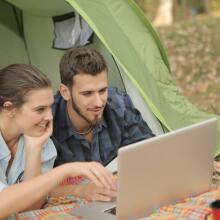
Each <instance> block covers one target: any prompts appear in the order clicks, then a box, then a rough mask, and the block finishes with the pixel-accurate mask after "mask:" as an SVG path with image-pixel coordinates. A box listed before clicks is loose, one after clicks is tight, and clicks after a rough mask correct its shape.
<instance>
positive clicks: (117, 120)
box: [0, 47, 153, 218]
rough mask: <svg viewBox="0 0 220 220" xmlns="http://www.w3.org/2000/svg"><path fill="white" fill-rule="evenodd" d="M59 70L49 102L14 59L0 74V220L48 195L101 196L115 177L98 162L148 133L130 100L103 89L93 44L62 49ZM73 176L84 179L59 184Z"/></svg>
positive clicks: (46, 87) (43, 86) (102, 69)
mask: <svg viewBox="0 0 220 220" xmlns="http://www.w3.org/2000/svg"><path fill="white" fill-rule="evenodd" d="M60 75H61V84H60V88H59V91H60V92H59V93H58V94H57V95H56V96H55V101H54V97H53V93H52V88H51V83H50V81H49V80H48V78H47V77H46V76H45V75H44V74H43V73H41V72H40V71H39V70H38V69H37V68H35V67H33V66H31V65H25V64H15V65H11V66H8V67H6V68H4V69H2V70H1V71H0V143H1V144H0V201H4V202H0V218H2V217H6V216H8V215H10V214H13V213H16V212H19V211H24V210H31V209H37V208H40V207H41V206H42V205H43V204H44V203H45V200H46V198H47V196H48V194H50V195H52V196H61V195H67V194H73V195H76V196H80V197H84V198H87V199H92V200H102V201H109V200H110V199H111V197H114V196H115V195H116V181H115V178H114V176H113V175H112V174H111V173H110V172H109V171H107V170H106V169H105V168H104V167H103V166H102V165H101V164H105V163H106V162H108V161H109V160H110V159H111V158H113V157H114V156H115V155H116V154H117V149H118V148H119V147H121V146H123V145H126V144H129V143H133V142H136V141H139V140H142V139H145V138H149V137H152V136H153V134H152V132H151V130H150V129H149V128H148V126H147V124H146V123H145V122H144V121H143V119H142V117H141V115H140V113H139V112H138V111H137V110H136V109H134V107H133V106H132V103H131V101H130V98H129V97H128V96H127V95H126V94H124V93H122V92H120V91H118V90H117V89H114V88H109V87H108V79H107V78H108V77H107V65H106V63H105V61H104V59H103V57H102V56H101V55H100V54H99V53H98V52H97V51H95V50H94V49H89V48H83V47H82V48H76V49H71V50H69V51H67V52H66V53H65V55H64V56H63V58H62V60H61V63H60ZM52 105H53V115H54V117H53V116H52V111H51V107H52ZM53 125H54V126H53ZM53 127H54V129H53ZM53 130H54V131H53ZM52 132H53V141H51V139H50V138H49V137H50V136H51V135H52ZM54 144H55V146H56V148H55V146H54ZM56 152H57V153H56ZM55 159H56V162H55V164H56V165H57V167H56V168H54V169H52V168H53V166H54V161H55ZM76 161H82V162H76ZM85 161H97V162H85ZM73 162H74V163H73ZM47 171H48V172H47ZM74 176H84V177H85V178H88V179H90V180H91V182H90V183H88V184H86V185H68V186H59V185H60V183H61V182H62V181H63V180H65V179H66V178H68V177H74ZM18 182H21V183H20V184H16V183H18ZM9 185H10V186H9ZM36 192H38V193H36ZM23 198H25V200H24V199H23ZM21 201H22V202H21ZM12 204H15V205H13V206H12Z"/></svg>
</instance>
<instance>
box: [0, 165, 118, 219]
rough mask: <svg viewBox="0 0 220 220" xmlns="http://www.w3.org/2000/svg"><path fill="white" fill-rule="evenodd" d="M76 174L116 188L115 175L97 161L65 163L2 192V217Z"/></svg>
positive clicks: (101, 184) (23, 206)
mask: <svg viewBox="0 0 220 220" xmlns="http://www.w3.org/2000/svg"><path fill="white" fill-rule="evenodd" d="M74 176H85V177H87V178H88V179H90V180H91V181H92V182H94V183H95V184H96V185H98V186H99V187H105V188H107V189H111V188H112V189H116V182H115V179H114V177H113V175H112V174H111V173H110V172H109V171H108V170H106V169H105V168H104V167H103V166H102V165H100V164H98V163H96V162H84V163H80V162H76V163H68V164H64V165H61V166H59V167H56V168H54V169H53V170H51V171H49V172H47V173H44V174H41V175H40V176H37V177H34V178H32V179H30V180H27V181H24V182H22V183H18V184H15V185H12V186H8V187H7V188H5V189H4V190H3V191H2V192H0V219H1V218H4V217H7V216H9V215H11V214H14V213H16V212H20V211H22V210H24V209H26V208H27V207H29V206H31V205H33V204H34V203H36V202H37V201H39V200H41V199H42V198H44V197H45V195H47V194H48V193H49V192H50V191H51V190H52V189H53V188H54V187H55V186H57V185H59V184H60V183H61V182H62V181H63V180H64V179H66V178H68V177H74Z"/></svg>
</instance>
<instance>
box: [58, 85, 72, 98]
mask: <svg viewBox="0 0 220 220" xmlns="http://www.w3.org/2000/svg"><path fill="white" fill-rule="evenodd" d="M59 91H60V94H61V96H62V97H63V99H64V100H66V101H68V100H70V99H71V94H70V90H69V88H68V87H67V86H66V85H64V84H63V83H61V84H60V85H59Z"/></svg>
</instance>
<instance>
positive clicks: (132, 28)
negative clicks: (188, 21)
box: [67, 0, 220, 154]
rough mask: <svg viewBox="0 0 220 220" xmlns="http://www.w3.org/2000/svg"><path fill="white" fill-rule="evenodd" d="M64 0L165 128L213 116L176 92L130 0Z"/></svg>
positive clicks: (163, 55)
mask: <svg viewBox="0 0 220 220" xmlns="http://www.w3.org/2000/svg"><path fill="white" fill-rule="evenodd" d="M67 1H68V2H69V3H70V4H71V5H72V6H73V7H74V8H75V9H76V10H77V11H78V12H79V13H80V14H81V15H82V17H83V18H84V19H85V20H86V21H87V22H88V23H89V25H90V26H91V27H92V29H93V30H94V31H95V33H96V34H97V36H98V37H99V38H100V39H101V41H102V42H103V44H104V45H105V46H106V47H107V48H108V50H109V51H110V52H111V53H112V54H113V56H114V57H115V59H116V61H117V62H118V63H119V64H120V66H121V67H122V69H123V70H124V71H125V73H126V74H127V75H128V77H129V78H130V80H131V81H132V82H133V83H134V84H135V85H136V87H137V88H138V90H139V91H140V93H141V94H142V95H143V97H144V99H145V100H146V102H147V103H148V104H149V107H150V108H151V110H152V111H153V112H154V114H155V115H156V116H157V118H158V119H159V120H160V122H161V123H162V124H163V125H164V126H165V127H166V128H167V129H168V130H175V129H177V128H180V127H184V126H186V125H189V124H192V123H196V122H198V121H202V120H205V119H207V118H210V117H213V116H212V115H210V114H207V113H204V112H201V111H199V110H198V109H197V108H196V107H195V106H193V105H192V104H191V103H190V102H189V101H188V100H187V99H186V98H184V97H183V96H182V95H181V94H180V91H179V88H178V87H177V86H176V85H175V83H174V81H173V79H172V77H171V75H170V67H169V63H168V61H167V56H166V53H165V52H164V49H163V47H162V45H161V43H160V41H159V39H158V37H157V34H156V33H155V31H154V30H153V28H152V26H151V25H150V23H149V22H148V20H147V18H146V17H145V16H144V15H143V14H142V12H141V11H140V10H139V8H138V7H137V6H136V4H135V3H134V1H132V0H121V1H114V0H106V1H102V0H95V1H86V0H67ZM100 17H101V18H102V17H103V18H105V19H100ZM218 146H219V138H218ZM219 153H220V150H219V147H217V150H216V154H219Z"/></svg>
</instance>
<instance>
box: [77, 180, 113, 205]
mask: <svg viewBox="0 0 220 220" xmlns="http://www.w3.org/2000/svg"><path fill="white" fill-rule="evenodd" d="M77 196H79V197H81V198H84V199H87V200H91V201H102V202H109V201H111V200H112V199H113V198H116V191H115V190H111V189H106V188H103V187H100V186H96V185H95V184H94V183H91V182H89V183H86V184H79V185H77Z"/></svg>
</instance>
